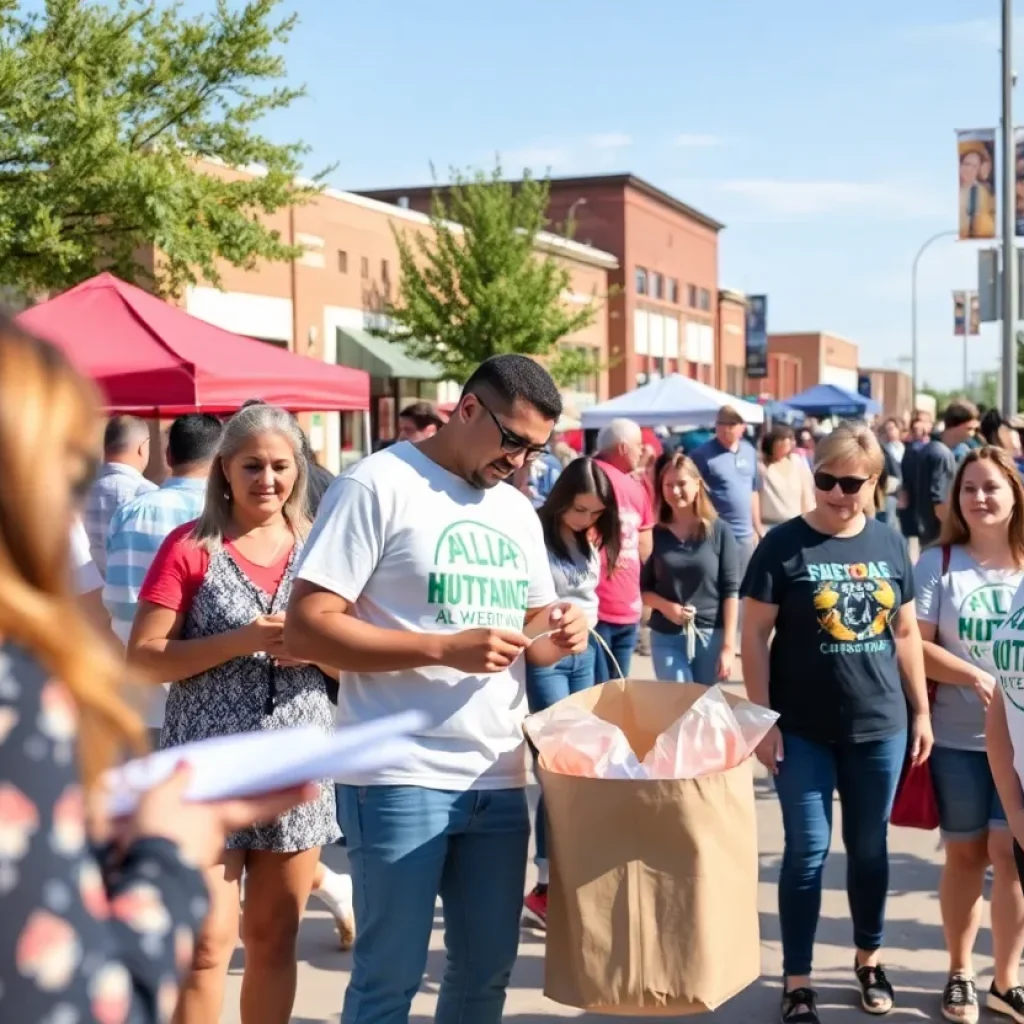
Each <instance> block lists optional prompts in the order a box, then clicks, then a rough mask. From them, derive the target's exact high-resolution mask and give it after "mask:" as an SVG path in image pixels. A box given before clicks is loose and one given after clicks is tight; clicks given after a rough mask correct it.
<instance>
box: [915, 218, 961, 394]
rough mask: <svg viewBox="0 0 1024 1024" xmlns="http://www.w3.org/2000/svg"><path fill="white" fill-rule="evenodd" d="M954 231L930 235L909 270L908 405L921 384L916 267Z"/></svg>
mask: <svg viewBox="0 0 1024 1024" xmlns="http://www.w3.org/2000/svg"><path fill="white" fill-rule="evenodd" d="M957 234H958V232H956V231H940V232H939V233H938V234H935V235H932V237H931V238H929V239H928V240H927V241H926V242H925V243H924V244H923V245H922V246H921V248H920V249H918V250H917V255H916V256H915V257H914V263H913V266H912V267H911V270H910V379H911V390H912V392H913V393H912V394H911V396H910V404H911V405H912V406H913V405H916V404H917V390H918V386H919V385H920V383H921V378H920V376H919V374H918V369H919V363H918V356H917V265H918V264H919V263H920V262H921V257H922V256H923V255H924V254H925V253H926V252H927V251H928V249H930V248H931V246H932V245H933V244H934V243H935V242H938V241H939V240H940V239H942V238H951V237H953V236H954V235H957Z"/></svg>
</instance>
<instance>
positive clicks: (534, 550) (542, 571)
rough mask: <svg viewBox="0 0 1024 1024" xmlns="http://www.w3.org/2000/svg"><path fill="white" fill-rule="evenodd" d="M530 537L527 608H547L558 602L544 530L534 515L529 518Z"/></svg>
mask: <svg viewBox="0 0 1024 1024" xmlns="http://www.w3.org/2000/svg"><path fill="white" fill-rule="evenodd" d="M531 519H532V521H531V524H530V536H531V540H532V543H531V544H530V588H529V591H528V592H527V598H526V607H527V608H547V606H548V605H549V604H554V603H555V602H556V601H557V600H558V592H557V591H556V590H555V581H554V579H553V577H552V576H551V562H550V561H549V559H548V548H547V545H546V544H545V543H544V530H543V529H542V528H541V525H540V519H538V518H537V516H536V515H533V516H532V517H531Z"/></svg>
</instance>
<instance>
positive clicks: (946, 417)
mask: <svg viewBox="0 0 1024 1024" xmlns="http://www.w3.org/2000/svg"><path fill="white" fill-rule="evenodd" d="M976 419H978V407H977V406H976V405H975V404H974V403H973V402H968V401H967V399H965V398H964V399H958V400H957V401H955V402H950V403H949V405H948V406H947V407H946V411H945V412H944V413H943V414H942V423H943V425H944V426H946V427H961V426H963V425H964V424H965V423H970V422H971V420H976Z"/></svg>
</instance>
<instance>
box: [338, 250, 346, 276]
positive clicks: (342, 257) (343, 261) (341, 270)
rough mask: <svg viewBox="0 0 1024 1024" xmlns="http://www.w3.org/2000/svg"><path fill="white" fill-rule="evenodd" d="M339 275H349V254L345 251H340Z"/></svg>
mask: <svg viewBox="0 0 1024 1024" xmlns="http://www.w3.org/2000/svg"><path fill="white" fill-rule="evenodd" d="M338 273H339V274H347V273H348V253H347V252H345V250H344V249H339V250H338Z"/></svg>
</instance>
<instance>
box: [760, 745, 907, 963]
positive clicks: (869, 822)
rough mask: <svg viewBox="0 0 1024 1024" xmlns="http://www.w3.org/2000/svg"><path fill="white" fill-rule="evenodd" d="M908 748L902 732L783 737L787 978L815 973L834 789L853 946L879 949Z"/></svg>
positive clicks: (780, 778)
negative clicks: (835, 739) (837, 739)
mask: <svg viewBox="0 0 1024 1024" xmlns="http://www.w3.org/2000/svg"><path fill="white" fill-rule="evenodd" d="M906 752H907V736H906V733H905V732H900V733H898V734H897V735H895V736H889V737H887V738H885V739H881V740H869V741H867V742H864V743H843V744H837V745H831V744H824V743H814V742H812V741H811V740H807V739H804V738H803V737H801V736H794V735H792V734H791V733H784V734H783V760H782V763H781V764H780V765H779V773H778V775H776V776H775V791H776V793H778V797H779V804H780V806H781V808H782V827H783V833H784V836H785V845H784V848H783V853H782V870H781V872H780V874H779V922H780V924H781V926H782V970H783V973H784V974H785V975H787V976H789V977H793V976H796V977H799V976H801V975H806V974H810V973H811V962H812V958H813V952H814V935H815V933H816V931H817V929H818V917H819V916H820V913H821V876H822V871H823V869H824V867H825V858H826V857H827V856H828V847H829V842H830V840H831V838H832V795H833V793H834V792H835V791H836V790H837V789H838V791H839V803H840V806H841V807H842V809H843V846H844V847H845V848H846V894H847V897H848V898H849V902H850V917H851V919H852V921H853V941H854V945H855V946H856V947H857V949H861V950H864V951H865V952H873V951H874V950H876V949H880V948H881V946H882V938H883V931H884V922H885V899H886V894H887V893H888V890H889V847H888V839H889V814H890V812H891V811H892V802H893V798H894V797H895V795H896V785H897V783H898V782H899V778H900V772H901V770H902V768H903V761H904V758H905V756H906Z"/></svg>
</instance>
